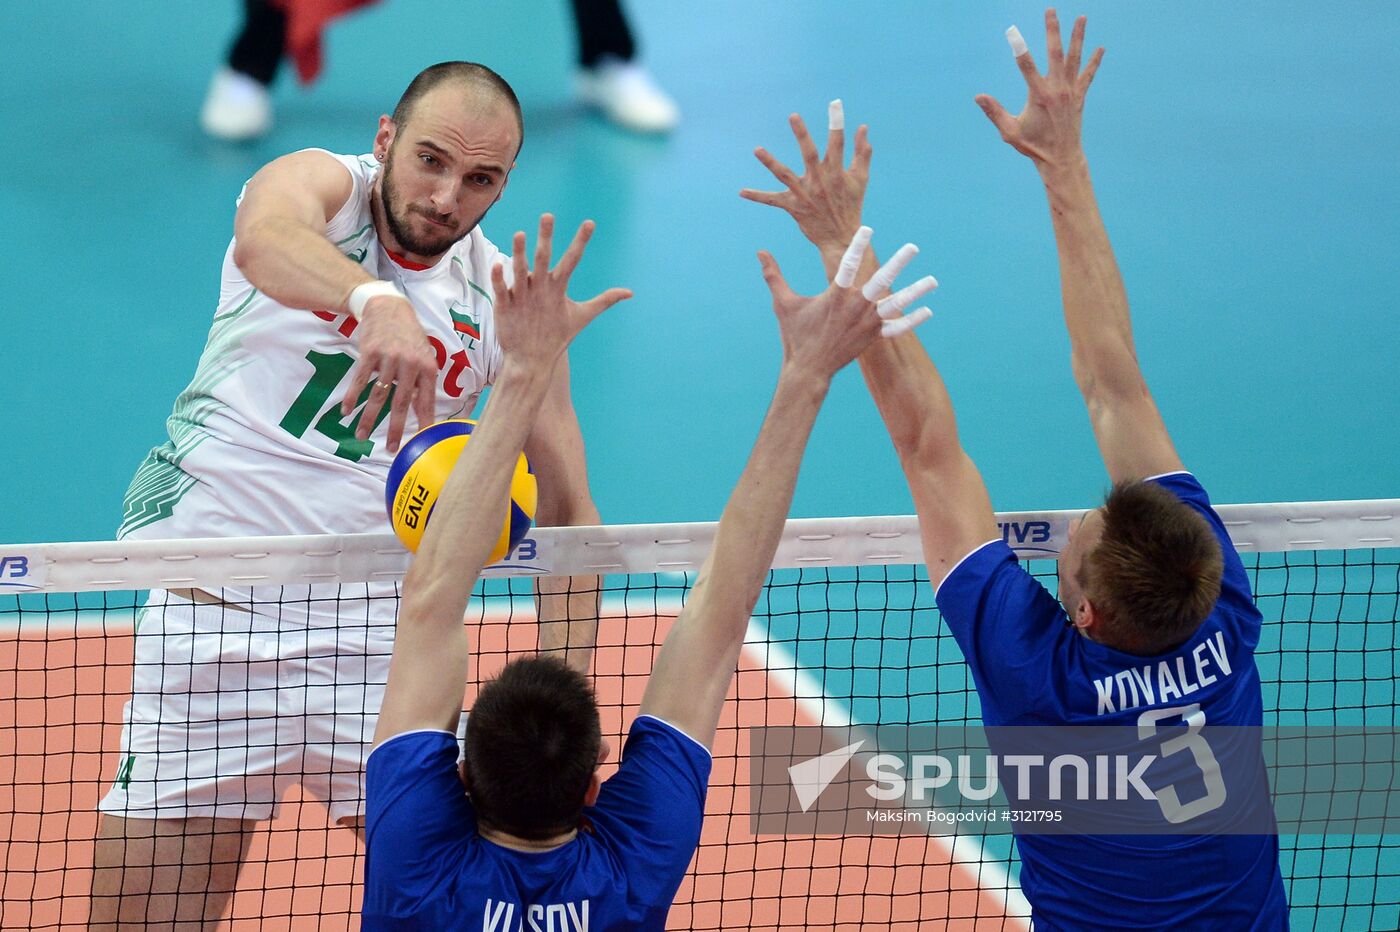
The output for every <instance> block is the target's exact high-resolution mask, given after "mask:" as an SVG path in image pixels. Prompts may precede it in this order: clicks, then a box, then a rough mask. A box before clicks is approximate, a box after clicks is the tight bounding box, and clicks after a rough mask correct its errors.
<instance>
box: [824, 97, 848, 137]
mask: <svg viewBox="0 0 1400 932" xmlns="http://www.w3.org/2000/svg"><path fill="white" fill-rule="evenodd" d="M826 126H827V129H830V130H838V129H845V128H846V111H845V109H844V108H842V106H841V98H839V97H838V98H837V99H836V100H833V101H832V102H831V103H829V104H827V105H826Z"/></svg>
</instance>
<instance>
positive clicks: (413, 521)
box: [384, 420, 539, 564]
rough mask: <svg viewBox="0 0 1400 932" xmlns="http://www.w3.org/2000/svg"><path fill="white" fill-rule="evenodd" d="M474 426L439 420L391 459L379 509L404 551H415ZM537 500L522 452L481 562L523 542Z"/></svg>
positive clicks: (491, 560) (498, 557)
mask: <svg viewBox="0 0 1400 932" xmlns="http://www.w3.org/2000/svg"><path fill="white" fill-rule="evenodd" d="M474 427H476V422H475V421H466V420H450V421H439V422H438V423H436V424H431V425H429V426H428V427H425V428H423V429H422V430H420V431H419V432H418V433H416V434H414V435H413V437H412V438H411V439H410V440H409V441H408V443H405V444H404V445H403V446H402V447H401V448H400V449H399V453H398V455H397V456H395V457H394V462H393V464H392V465H391V466H390V467H389V481H388V483H387V485H386V486H385V489H384V505H385V507H386V508H387V509H388V511H389V523H390V524H391V525H393V527H394V533H395V534H397V535H398V538H399V540H400V541H402V542H403V545H404V546H405V547H407V548H408V549H409V550H410V551H417V550H418V544H419V543H420V542H421V541H422V540H423V531H424V529H426V528H427V526H428V519H429V518H430V517H432V514H433V506H434V505H436V504H437V499H438V495H439V494H440V493H441V492H442V487H443V485H444V484H445V483H446V482H447V477H448V474H450V473H451V472H452V467H453V466H454V465H456V463H457V458H458V457H460V456H461V455H462V451H463V450H464V449H466V446H467V438H469V437H470V436H471V432H472V429H473V428H474ZM538 499H539V487H538V486H537V485H536V483H535V474H534V473H533V472H531V471H530V464H529V462H528V461H527V460H526V459H525V454H523V453H522V454H521V455H520V459H519V460H517V461H516V463H515V475H514V476H512V477H511V481H510V505H509V506H508V508H507V510H506V513H505V514H503V515H501V524H502V526H501V536H500V538H499V539H497V541H496V546H495V547H493V548H492V549H491V555H490V556H489V557H487V558H486V562H487V563H488V564H491V563H497V562H499V561H501V560H503V559H505V557H506V555H507V554H509V553H510V552H511V551H513V550H514V549H515V548H516V547H518V546H519V545H520V542H521V541H522V540H524V539H525V534H526V533H527V532H528V531H529V530H530V525H531V524H532V523H533V522H534V520H535V505H536V503H537V502H538Z"/></svg>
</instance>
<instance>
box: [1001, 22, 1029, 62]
mask: <svg viewBox="0 0 1400 932" xmlns="http://www.w3.org/2000/svg"><path fill="white" fill-rule="evenodd" d="M1006 41H1007V42H1010V43H1011V54H1012V55H1015V56H1016V57H1017V58H1020V57H1021V56H1022V55H1024V54H1026V53H1027V52H1029V51H1030V47H1029V46H1028V45H1026V40H1025V39H1023V38H1021V30H1019V29H1017V28H1016V27H1015V26H1012V27H1011V28H1010V29H1008V30H1006Z"/></svg>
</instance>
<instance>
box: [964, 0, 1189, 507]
mask: <svg viewBox="0 0 1400 932" xmlns="http://www.w3.org/2000/svg"><path fill="white" fill-rule="evenodd" d="M1084 24H1085V19H1084V17H1082V16H1081V17H1079V19H1078V20H1076V21H1075V24H1074V30H1073V32H1072V33H1071V35H1070V41H1069V51H1068V52H1067V53H1066V52H1065V50H1064V49H1063V48H1062V47H1061V44H1060V21H1059V18H1058V17H1057V16H1056V15H1055V11H1054V10H1053V9H1051V10H1047V11H1046V12H1045V34H1046V57H1047V59H1048V71H1047V73H1046V74H1043V75H1042V74H1041V73H1040V72H1039V71H1038V70H1037V69H1036V66H1035V61H1034V60H1033V59H1032V57H1031V53H1030V50H1029V49H1028V48H1027V47H1026V43H1025V40H1024V39H1022V38H1021V33H1020V32H1019V31H1018V30H1017V29H1016V27H1015V26H1012V27H1011V28H1010V29H1008V30H1007V39H1008V40H1009V41H1010V42H1011V48H1012V51H1013V53H1014V54H1015V56H1016V64H1017V65H1018V66H1020V69H1021V74H1022V75H1023V76H1024V77H1025V79H1026V88H1027V97H1026V107H1025V109H1024V110H1022V111H1021V114H1020V115H1019V116H1012V115H1011V114H1009V113H1007V111H1006V109H1005V108H1004V107H1002V105H1001V104H999V103H997V101H996V100H994V99H993V98H991V97H989V96H987V95H986V94H981V95H978V97H977V104H978V106H980V107H981V108H982V110H983V112H984V113H986V114H987V118H988V119H990V120H991V121H992V123H993V124H995V125H996V128H997V129H998V130H1000V132H1001V138H1002V139H1004V140H1006V142H1007V143H1009V144H1010V145H1011V146H1013V147H1014V148H1015V149H1016V150H1017V151H1018V152H1020V153H1022V154H1023V155H1025V156H1027V157H1028V158H1030V160H1031V161H1032V162H1034V163H1035V166H1036V168H1037V170H1039V172H1040V177H1041V180H1042V181H1043V182H1044V183H1045V192H1046V194H1047V195H1048V197H1049V200H1050V216H1051V219H1052V221H1053V222H1054V226H1055V243H1056V246H1057V247H1058V249H1059V254H1060V291H1061V294H1062V296H1063V299H1064V306H1065V324H1066V325H1067V327H1068V328H1069V338H1070V348H1071V364H1072V365H1073V368H1074V378H1075V381H1076V382H1077V383H1078V384H1079V390H1080V392H1081V393H1082V394H1083V395H1084V401H1085V403H1086V404H1087V405H1088V407H1089V419H1090V420H1091V421H1092V422H1093V426H1094V437H1095V438H1096V439H1097V440H1098V444H1099V452H1100V453H1101V454H1102V456H1103V461H1104V465H1105V466H1107V467H1108V474H1109V477H1110V478H1112V479H1113V481H1115V482H1119V481H1122V480H1126V479H1141V478H1143V477H1145V476H1152V475H1158V474H1161V473H1165V472H1172V471H1175V470H1178V469H1181V468H1182V466H1181V460H1180V458H1179V457H1178V456H1177V453H1176V448H1175V447H1173V446H1172V442H1171V437H1170V436H1168V434H1167V428H1166V425H1165V424H1164V423H1163V421H1162V416H1161V414H1160V413H1159V412H1158V410H1157V405H1156V404H1155V403H1154V402H1153V400H1152V395H1151V394H1150V393H1149V392H1148V390H1147V383H1146V382H1145V381H1144V380H1143V377H1142V369H1141V368H1140V367H1139V365H1138V360H1137V352H1136V351H1135V349H1134V348H1133V328H1132V323H1131V321H1130V319H1129V316H1128V295H1127V293H1126V292H1125V291H1124V289H1123V278H1122V276H1121V275H1120V274H1119V272H1118V263H1117V262H1116V261H1115V260H1114V257H1113V247H1112V246H1110V245H1109V242H1108V231H1107V230H1106V229H1105V228H1104V224H1103V218H1102V217H1101V216H1100V215H1099V206H1098V203H1097V202H1096V201H1095V199H1094V187H1093V185H1092V184H1091V183H1090V181H1089V162H1088V160H1087V159H1086V158H1085V156H1084V149H1083V146H1082V145H1081V142H1080V117H1081V115H1082V112H1083V109H1084V97H1085V95H1086V94H1087V93H1088V91H1089V85H1090V83H1091V82H1092V81H1093V80H1094V74H1095V73H1096V72H1097V71H1098V68H1099V62H1100V61H1101V60H1102V59H1103V49H1101V48H1100V49H1098V50H1097V51H1095V52H1094V54H1093V55H1092V56H1091V57H1090V59H1089V62H1088V64H1086V65H1085V66H1084V67H1083V69H1082V70H1081V69H1080V59H1081V56H1082V53H1083V49H1084Z"/></svg>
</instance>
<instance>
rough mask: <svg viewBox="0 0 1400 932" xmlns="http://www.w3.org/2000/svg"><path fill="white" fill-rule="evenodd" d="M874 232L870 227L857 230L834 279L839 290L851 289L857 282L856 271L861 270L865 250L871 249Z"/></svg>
mask: <svg viewBox="0 0 1400 932" xmlns="http://www.w3.org/2000/svg"><path fill="white" fill-rule="evenodd" d="M873 233H874V231H873V230H871V229H870V227H861V228H860V229H859V230H856V235H855V236H853V237H852V238H851V245H849V246H847V247H846V253H845V255H843V256H842V257H841V264H840V265H839V266H838V267H837V269H836V277H835V278H833V279H832V281H833V282H835V283H836V287H838V288H849V287H851V286H852V285H853V284H855V281H856V271H857V270H858V269H859V268H860V263H861V261H862V260H863V259H864V258H865V250H866V249H868V248H870V237H871V234H873Z"/></svg>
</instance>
